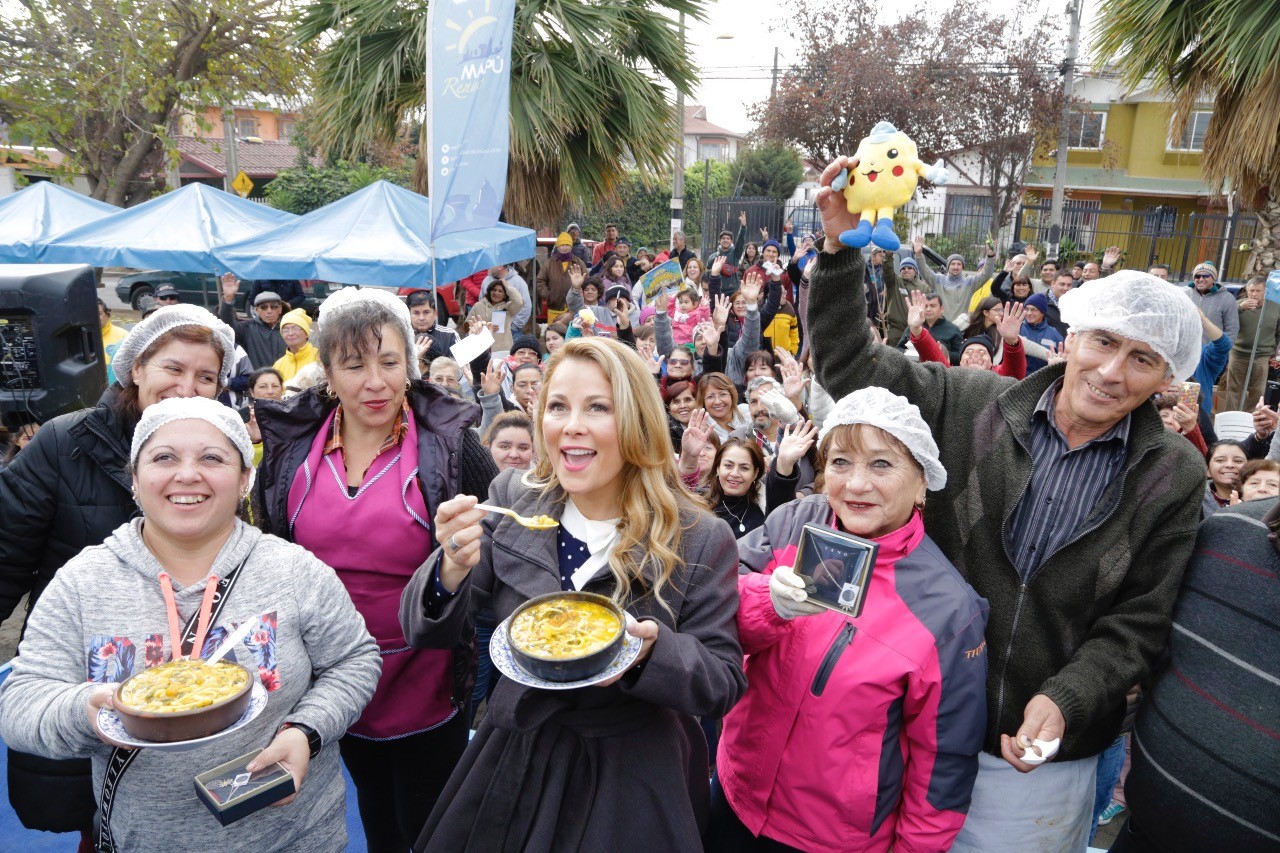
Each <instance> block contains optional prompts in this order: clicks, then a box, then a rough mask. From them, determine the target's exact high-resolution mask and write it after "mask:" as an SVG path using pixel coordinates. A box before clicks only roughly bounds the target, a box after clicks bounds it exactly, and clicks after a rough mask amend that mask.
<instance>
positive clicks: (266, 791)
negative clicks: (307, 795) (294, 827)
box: [195, 749, 297, 826]
mask: <svg viewBox="0 0 1280 853" xmlns="http://www.w3.org/2000/svg"><path fill="white" fill-rule="evenodd" d="M261 752H262V750H260V749H255V750H254V751H253V752H250V753H246V754H245V755H242V756H240V757H239V758H236V759H234V760H232V761H228V762H227V763H226V764H220V765H218V766H217V767H215V768H213V769H212V770H206V771H205V772H203V773H201V774H200V775H199V776H197V777H196V778H195V786H196V795H197V796H198V797H199V798H200V799H201V801H202V802H203V803H204V804H205V806H206V807H207V808H208V809H209V811H211V812H213V816H214V817H216V818H217V819H218V823H220V824H222V825H223V826H227V825H228V824H232V823H235V822H236V821H238V820H240V819H241V818H242V817H247V816H249V815H251V814H253V813H254V812H256V811H258V810H259V809H263V808H266V807H267V806H269V805H271V804H272V803H278V802H279V801H280V800H283V799H284V798H285V797H287V796H289V795H290V794H292V793H295V792H296V791H297V789H296V788H295V787H294V785H293V775H292V774H291V773H289V771H288V770H285V769H284V767H283V766H282V765H281V764H280V763H279V762H277V763H275V764H272V765H271V766H270V767H264V768H263V769H261V770H259V771H257V772H256V773H252V774H250V773H249V771H248V770H246V769H245V768H246V767H248V766H249V762H250V761H253V759H255V758H257V757H258V754H259V753H261Z"/></svg>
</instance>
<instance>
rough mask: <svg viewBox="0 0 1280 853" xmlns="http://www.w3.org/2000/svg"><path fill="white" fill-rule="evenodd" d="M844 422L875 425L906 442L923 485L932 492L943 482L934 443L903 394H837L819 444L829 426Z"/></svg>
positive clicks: (874, 390)
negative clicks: (901, 395) (917, 467)
mask: <svg viewBox="0 0 1280 853" xmlns="http://www.w3.org/2000/svg"><path fill="white" fill-rule="evenodd" d="M848 424H867V425H868V426H873V427H878V428H880V429H882V430H884V431H885V432H887V433H889V435H891V436H893V437H894V438H896V439H898V441H901V442H902V443H903V444H904V445H906V448H907V450H908V451H909V452H910V453H911V455H912V456H913V457H914V458H915V460H916V462H919V463H920V467H921V468H923V469H924V481H925V486H926V487H927V488H928V489H929V491H931V492H936V491H938V490H939V489H941V488H943V487H945V486H946V485H947V469H946V468H943V467H942V461H941V460H940V459H938V445H937V442H935V441H934V440H933V433H932V432H930V431H929V425H928V424H927V423H925V422H924V418H922V417H920V410H919V409H918V408H916V406H915V405H914V404H913V403H910V402H908V401H907V398H906V397H899V396H898V395H897V394H894V393H892V392H891V391H887V390H885V389H884V388H875V387H872V388H863V389H862V390H861V391H854V392H853V393H852V394H846V395H845V396H844V397H841V398H840V399H839V400H838V401H837V402H836V404H835V406H834V407H833V408H832V409H831V412H830V413H829V414H828V415H827V417H826V419H825V420H823V422H822V430H821V431H820V432H819V433H818V442H819V443H821V442H822V440H823V439H824V438H826V437H827V434H828V433H830V432H831V430H832V429H834V428H835V427H838V426H845V425H848Z"/></svg>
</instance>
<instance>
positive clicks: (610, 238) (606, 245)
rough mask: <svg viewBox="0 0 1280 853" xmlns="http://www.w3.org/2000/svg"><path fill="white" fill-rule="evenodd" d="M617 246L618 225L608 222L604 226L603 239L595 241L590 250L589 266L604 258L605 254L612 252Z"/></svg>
mask: <svg viewBox="0 0 1280 853" xmlns="http://www.w3.org/2000/svg"><path fill="white" fill-rule="evenodd" d="M617 247H618V226H617V225H614V224H613V223H612V222H610V223H609V224H608V225H606V226H605V227H604V240H603V241H601V242H599V243H596V246H595V248H594V249H592V250H591V266H593V267H594V266H595V265H596V264H598V263H600V261H602V260H604V256H605V254H607V253H608V252H612V251H613V250H614V249H616V248H617Z"/></svg>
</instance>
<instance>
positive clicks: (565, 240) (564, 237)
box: [556, 231, 573, 246]
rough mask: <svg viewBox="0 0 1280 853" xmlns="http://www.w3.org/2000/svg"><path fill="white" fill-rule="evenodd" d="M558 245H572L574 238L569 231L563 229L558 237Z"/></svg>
mask: <svg viewBox="0 0 1280 853" xmlns="http://www.w3.org/2000/svg"><path fill="white" fill-rule="evenodd" d="M556 245H557V246H572V245H573V238H572V237H570V236H569V232H568V231H561V232H560V236H558V237H556Z"/></svg>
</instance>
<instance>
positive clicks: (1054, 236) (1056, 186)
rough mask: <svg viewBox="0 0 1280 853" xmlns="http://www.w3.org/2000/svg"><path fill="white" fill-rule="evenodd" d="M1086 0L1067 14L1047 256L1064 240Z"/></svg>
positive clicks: (1054, 254)
mask: <svg viewBox="0 0 1280 853" xmlns="http://www.w3.org/2000/svg"><path fill="white" fill-rule="evenodd" d="M1083 5H1084V0H1071V2H1070V4H1069V5H1068V6H1067V14H1068V15H1070V16H1071V37H1070V39H1069V41H1068V42H1067V60H1066V62H1064V63H1062V115H1061V116H1060V117H1059V119H1058V162H1057V165H1056V166H1055V167H1054V172H1053V203H1052V205H1051V206H1050V208H1049V248H1048V251H1047V252H1046V257H1050V258H1056V257H1058V247H1059V244H1060V243H1061V242H1062V208H1063V206H1064V203H1065V200H1066V186H1067V147H1068V146H1069V145H1070V144H1071V139H1070V136H1071V132H1070V131H1071V97H1072V89H1073V87H1074V86H1075V78H1076V57H1077V56H1078V55H1079V52H1080V12H1081V7H1082V6H1083Z"/></svg>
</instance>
